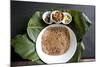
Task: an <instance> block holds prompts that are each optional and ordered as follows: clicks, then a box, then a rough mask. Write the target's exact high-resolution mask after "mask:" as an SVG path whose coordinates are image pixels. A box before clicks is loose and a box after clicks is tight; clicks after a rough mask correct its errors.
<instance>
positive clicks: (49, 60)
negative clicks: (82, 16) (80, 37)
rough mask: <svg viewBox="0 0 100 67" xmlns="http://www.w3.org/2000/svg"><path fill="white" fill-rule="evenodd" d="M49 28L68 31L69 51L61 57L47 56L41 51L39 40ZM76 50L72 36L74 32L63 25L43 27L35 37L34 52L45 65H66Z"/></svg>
mask: <svg viewBox="0 0 100 67" xmlns="http://www.w3.org/2000/svg"><path fill="white" fill-rule="evenodd" d="M49 27H65V28H67V29H68V31H69V33H70V47H69V49H68V50H67V51H66V52H65V53H64V54H62V55H56V56H53V55H48V54H46V53H44V52H43V50H42V43H41V39H42V34H43V33H44V32H45V31H46V30H47V29H48V28H49ZM76 48H77V40H76V36H75V34H74V32H73V31H72V30H71V29H70V28H69V27H68V26H65V25H61V24H53V25H49V26H47V27H45V28H44V29H43V30H42V31H41V32H40V34H39V35H38V37H37V41H36V51H37V54H38V56H39V57H40V59H41V60H42V61H44V62H45V63H47V64H52V63H66V62H67V61H69V60H70V59H71V58H72V57H73V55H74V53H75V51H76Z"/></svg>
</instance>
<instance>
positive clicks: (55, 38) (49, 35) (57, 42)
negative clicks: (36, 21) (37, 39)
mask: <svg viewBox="0 0 100 67" xmlns="http://www.w3.org/2000/svg"><path fill="white" fill-rule="evenodd" d="M69 46H70V34H69V31H68V29H66V28H65V27H50V28H48V29H47V30H46V31H45V32H44V33H43V35H42V50H43V52H44V53H46V54H48V55H62V54H64V53H65V52H66V51H67V50H68V48H69Z"/></svg>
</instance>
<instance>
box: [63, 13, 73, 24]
mask: <svg viewBox="0 0 100 67" xmlns="http://www.w3.org/2000/svg"><path fill="white" fill-rule="evenodd" d="M63 14H64V21H63V22H62V23H63V24H69V23H70V22H71V21H72V16H71V15H70V14H69V13H68V12H63ZM66 16H69V17H70V20H69V22H67V21H66Z"/></svg>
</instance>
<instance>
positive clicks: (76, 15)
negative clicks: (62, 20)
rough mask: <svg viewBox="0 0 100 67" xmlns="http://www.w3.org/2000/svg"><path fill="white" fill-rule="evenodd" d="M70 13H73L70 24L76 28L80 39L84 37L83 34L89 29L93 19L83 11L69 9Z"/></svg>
mask: <svg viewBox="0 0 100 67" xmlns="http://www.w3.org/2000/svg"><path fill="white" fill-rule="evenodd" d="M67 12H68V13H70V14H71V15H72V22H71V24H70V26H72V29H74V31H75V34H76V36H77V40H78V41H80V40H82V39H83V36H84V35H85V34H86V32H87V31H88V29H89V26H90V25H91V21H90V20H89V18H88V17H87V16H86V15H85V14H84V13H83V12H81V11H78V10H67Z"/></svg>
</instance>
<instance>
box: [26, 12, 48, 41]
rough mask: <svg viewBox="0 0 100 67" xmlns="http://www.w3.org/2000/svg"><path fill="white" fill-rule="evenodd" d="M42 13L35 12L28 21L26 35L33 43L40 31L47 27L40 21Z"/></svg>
mask: <svg viewBox="0 0 100 67" xmlns="http://www.w3.org/2000/svg"><path fill="white" fill-rule="evenodd" d="M42 14H43V13H42V12H39V11H36V12H35V13H34V14H33V16H32V17H31V19H30V20H29V23H28V27H27V33H28V36H29V37H30V39H31V40H32V41H33V42H36V39H37V36H38V34H39V33H40V31H41V30H42V29H43V28H44V27H45V26H47V25H46V24H45V23H44V22H43V20H42Z"/></svg>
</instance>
